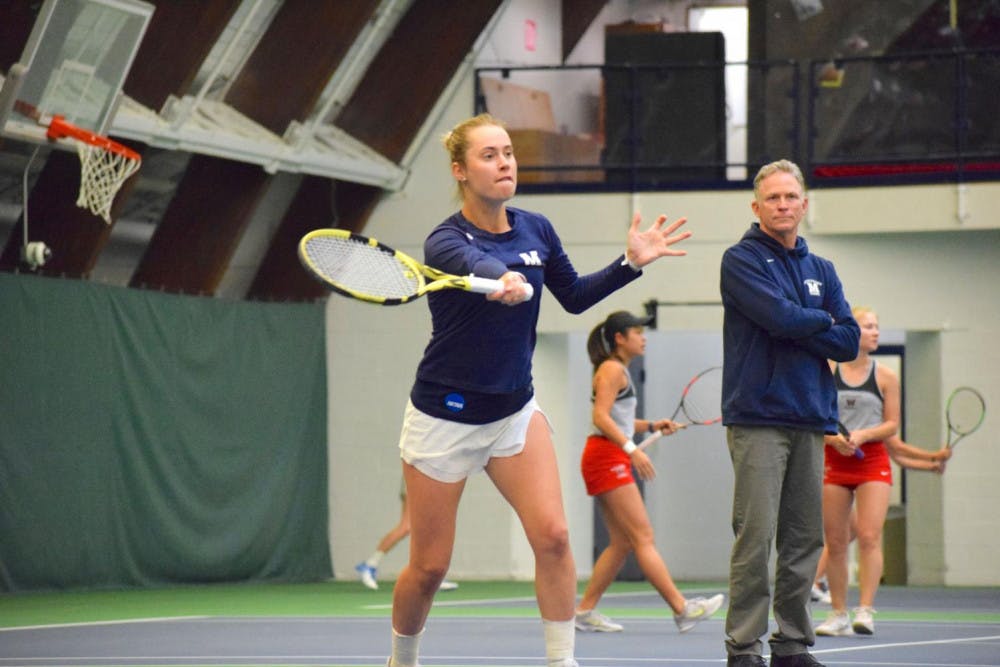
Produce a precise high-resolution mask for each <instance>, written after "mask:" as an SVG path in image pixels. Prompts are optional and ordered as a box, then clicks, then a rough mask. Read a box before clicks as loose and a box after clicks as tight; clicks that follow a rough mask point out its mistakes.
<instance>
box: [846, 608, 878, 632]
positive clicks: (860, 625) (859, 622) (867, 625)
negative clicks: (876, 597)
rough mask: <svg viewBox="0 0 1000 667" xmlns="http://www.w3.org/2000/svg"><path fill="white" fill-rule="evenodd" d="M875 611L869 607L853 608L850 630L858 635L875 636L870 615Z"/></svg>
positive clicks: (873, 622) (873, 623)
mask: <svg viewBox="0 0 1000 667" xmlns="http://www.w3.org/2000/svg"><path fill="white" fill-rule="evenodd" d="M874 613H875V610H874V609H872V608H871V607H855V608H854V622H853V623H852V624H851V628H853V629H854V632H855V633H856V634H859V635H873V634H875V620H874V619H873V618H872V615H873V614H874Z"/></svg>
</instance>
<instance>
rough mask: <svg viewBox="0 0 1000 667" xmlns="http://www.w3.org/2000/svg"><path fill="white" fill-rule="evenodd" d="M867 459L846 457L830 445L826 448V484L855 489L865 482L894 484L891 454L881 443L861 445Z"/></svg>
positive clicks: (824, 478) (824, 481)
mask: <svg viewBox="0 0 1000 667" xmlns="http://www.w3.org/2000/svg"><path fill="white" fill-rule="evenodd" d="M861 451H863V452H864V453H865V458H863V459H858V458H855V457H854V456H844V455H843V454H841V453H840V452H838V451H837V450H836V449H834V448H833V447H831V446H830V445H826V446H825V447H824V456H825V461H826V464H825V467H824V473H823V483H824V484H836V485H837V486H846V487H847V488H849V489H854V488H857V487H858V486H860V485H861V484H864V483H865V482H885V483H886V484H889V485H891V484H892V466H891V465H890V463H889V452H888V450H886V448H885V445H884V444H882V443H881V442H866V443H865V444H863V445H861Z"/></svg>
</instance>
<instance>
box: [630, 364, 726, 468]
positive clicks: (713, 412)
mask: <svg viewBox="0 0 1000 667" xmlns="http://www.w3.org/2000/svg"><path fill="white" fill-rule="evenodd" d="M682 413H683V415H684V418H685V419H686V420H687V421H686V422H683V423H682V424H681V427H682V428H687V427H688V426H711V425H712V424H718V423H720V422H722V366H711V367H709V368H706V369H705V370H703V371H701V372H700V373H698V374H697V375H695V376H694V377H693V378H691V380H689V381H688V383H687V385H685V387H684V391H682V392H681V398H680V400H679V401H678V402H677V407H676V408H675V409H674V413H673V414H672V415H670V420H671V421H675V420H676V419H677V417H678V416H679V415H681V414H682ZM661 437H663V431H657V432H655V433H651V434H650V435H648V436H646V438H645V439H643V441H642V442H640V443H639V449H645V448H646V447H649V446H650V445H651V444H653V443H654V442H656V441H657V440H659V439H660V438H661Z"/></svg>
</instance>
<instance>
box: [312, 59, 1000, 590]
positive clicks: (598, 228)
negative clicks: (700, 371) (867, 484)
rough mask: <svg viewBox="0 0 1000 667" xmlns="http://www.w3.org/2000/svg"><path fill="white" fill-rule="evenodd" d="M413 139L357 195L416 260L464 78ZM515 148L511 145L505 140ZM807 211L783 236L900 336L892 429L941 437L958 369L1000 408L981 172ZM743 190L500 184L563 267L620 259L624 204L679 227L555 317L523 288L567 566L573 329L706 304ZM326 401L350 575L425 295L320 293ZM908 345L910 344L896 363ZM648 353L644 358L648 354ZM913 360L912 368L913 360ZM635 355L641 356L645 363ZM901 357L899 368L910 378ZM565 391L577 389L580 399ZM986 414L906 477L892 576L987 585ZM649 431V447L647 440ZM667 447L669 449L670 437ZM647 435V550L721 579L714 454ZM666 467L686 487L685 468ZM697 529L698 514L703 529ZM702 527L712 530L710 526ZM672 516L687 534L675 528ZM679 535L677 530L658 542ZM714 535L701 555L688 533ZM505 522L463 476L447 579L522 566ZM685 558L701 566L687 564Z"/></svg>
mask: <svg viewBox="0 0 1000 667" xmlns="http://www.w3.org/2000/svg"><path fill="white" fill-rule="evenodd" d="M456 90H457V92H456V94H455V97H454V99H452V100H451V101H450V103H449V104H447V105H446V107H445V109H444V112H443V114H442V116H441V117H440V118H437V119H435V120H434V121H432V122H434V127H433V128H431V130H430V132H429V133H428V135H427V136H428V137H429V140H428V141H427V142H426V145H425V146H423V147H422V149H421V150H419V151H418V152H417V153H416V156H415V159H414V162H413V164H412V175H411V177H410V179H409V181H408V183H407V185H406V187H405V188H404V189H403V190H402V191H400V192H398V193H395V194H390V195H387V196H386V197H385V199H384V200H383V201H382V202H381V203H380V204H379V206H378V207H377V208H376V209H375V211H374V213H373V215H372V217H371V219H370V221H369V224H368V226H367V228H366V233H368V234H370V235H371V236H374V237H376V238H380V239H381V240H384V241H385V242H387V243H389V244H390V245H393V246H395V247H398V248H399V249H401V250H404V251H406V252H410V253H413V254H415V255H417V256H418V257H419V256H421V255H422V251H421V246H422V242H423V238H424V237H425V236H426V234H427V233H428V232H429V231H430V229H431V228H432V227H433V226H434V225H436V224H437V223H438V222H440V221H441V220H443V219H444V218H445V217H447V216H448V215H450V214H451V213H452V212H453V211H454V210H455V209H456V208H457V203H456V202H455V200H454V199H453V184H452V181H451V179H450V176H449V172H448V165H447V160H446V157H445V153H444V150H443V149H442V148H441V146H440V144H439V143H438V142H437V138H438V137H439V136H441V135H442V134H443V133H444V132H446V131H447V130H448V129H449V128H450V127H451V126H452V125H454V124H455V123H457V122H459V121H460V120H462V119H463V118H465V117H466V116H468V115H469V114H470V113H471V110H472V109H473V103H472V82H471V76H470V77H469V78H467V79H466V80H463V81H461V82H460V85H458V86H457V88H456ZM515 148H516V147H515ZM810 195H811V203H812V205H813V206H814V209H815V210H814V213H815V215H814V216H813V217H812V218H811V221H810V223H809V224H808V225H804V227H803V230H802V232H803V235H804V236H805V237H806V239H807V240H808V242H809V244H810V247H811V248H812V250H813V251H814V252H816V253H817V254H820V255H823V256H826V257H828V258H830V259H832V260H833V261H834V262H835V263H836V265H837V267H838V271H839V273H840V276H841V279H842V280H843V282H844V284H845V287H846V290H847V295H848V299H849V300H850V301H851V302H852V303H864V304H868V305H870V306H873V307H874V308H875V309H876V310H877V311H878V312H879V315H880V320H881V323H882V325H883V327H885V328H888V329H893V330H900V331H905V332H906V341H907V368H908V373H907V377H906V382H907V415H908V420H909V421H908V424H907V436H908V440H909V441H910V442H911V443H914V444H919V445H923V446H925V447H928V448H931V447H936V446H937V443H939V442H943V441H944V439H945V437H946V433H945V426H944V422H943V419H942V411H943V406H944V401H945V400H946V398H947V394H948V393H949V391H950V390H951V389H952V388H953V387H955V386H958V385H961V384H971V385H974V386H976V387H978V388H980V389H981V390H982V391H983V393H984V395H985V397H986V402H987V404H988V405H991V406H996V405H1000V353H998V352H997V344H996V341H997V340H1000V299H998V298H997V295H996V292H995V288H996V286H997V285H1000V230H998V229H997V227H998V218H997V216H996V210H997V208H998V207H1000V186H998V185H997V184H992V183H984V184H969V185H967V186H963V187H962V188H958V187H956V186H948V185H941V186H922V187H906V188H853V189H832V190H817V191H814V192H812V193H810ZM749 201H750V193H749V192H676V193H670V192H667V193H647V194H642V195H641V196H635V197H633V196H630V195H626V194H594V195H564V196H558V195H549V196H543V195H532V196H518V197H516V198H515V200H514V201H513V202H512V204H513V205H516V206H521V207H524V208H528V209H533V210H537V211H540V212H543V213H545V214H546V215H548V216H549V217H550V218H551V219H552V221H553V223H554V224H555V226H556V229H557V230H558V232H559V234H560V236H561V238H562V240H563V242H564V245H565V246H566V249H567V252H568V253H569V255H570V257H571V258H572V259H573V261H574V263H575V265H576V266H577V268H578V269H579V270H580V271H582V272H586V271H591V270H595V269H597V268H600V267H601V266H603V265H604V264H606V263H607V262H608V261H610V260H611V259H613V258H614V257H615V256H616V255H618V254H620V253H621V251H622V248H623V244H624V238H625V231H626V228H627V224H628V220H629V215H630V211H631V210H632V209H633V208H635V209H638V210H640V211H642V212H643V214H644V217H645V219H646V220H647V221H649V220H652V219H653V217H654V216H655V215H656V214H657V213H659V212H664V213H667V214H668V215H670V216H671V218H675V217H678V216H681V215H685V216H687V217H688V218H689V223H688V226H689V228H690V229H691V230H692V231H693V232H694V237H693V238H692V239H690V240H689V241H688V242H686V244H685V247H686V248H687V251H688V256H687V257H684V258H671V259H667V260H664V261H661V262H659V263H657V264H656V265H654V266H653V267H650V268H649V269H648V270H647V271H646V275H644V276H643V278H642V279H640V280H639V281H637V282H635V283H633V284H632V285H630V286H628V287H627V288H625V289H624V290H622V291H621V292H619V293H617V294H615V295H613V296H612V297H610V298H609V299H607V300H606V302H605V303H602V304H600V305H599V306H597V307H596V308H594V309H593V310H592V311H591V312H589V313H586V314H583V315H581V316H571V315H568V314H566V313H564V312H562V311H561V310H560V308H559V306H558V304H556V303H555V301H554V300H553V299H552V298H551V297H550V296H548V295H547V294H545V295H543V296H542V298H543V299H544V303H543V305H542V317H541V321H540V327H539V328H540V331H541V333H542V334H543V335H541V336H540V340H539V347H538V353H537V355H536V362H535V363H536V373H535V379H536V386H537V388H538V394H539V397H540V398H541V400H542V403H543V406H544V407H545V408H546V410H547V412H548V414H549V416H550V418H551V419H552V421H553V424H554V426H555V429H556V447H557V450H558V454H559V458H560V465H561V472H562V479H563V487H564V493H565V494H566V505H567V508H568V513H569V515H570V521H571V531H572V535H573V548H574V554H575V555H576V559H577V567H578V570H580V571H581V573H582V574H586V573H587V572H589V568H590V540H591V535H590V532H591V527H590V525H589V522H590V517H591V512H592V510H591V506H590V504H589V501H588V500H587V499H586V498H585V497H582V496H581V495H580V491H581V489H582V485H581V484H579V483H578V482H577V478H578V469H577V465H578V456H579V452H580V448H581V447H582V444H583V437H582V434H583V432H584V431H583V429H584V428H586V423H587V421H588V420H589V415H588V412H589V405H588V402H587V394H586V391H587V390H586V387H587V384H588V382H589V364H587V362H586V356H585V354H584V353H583V350H582V348H583V340H584V339H585V336H586V333H587V331H589V329H590V327H591V326H592V325H593V324H594V323H595V322H596V321H597V320H599V319H600V318H601V317H603V316H604V314H606V313H607V312H609V311H611V310H613V309H617V308H626V309H630V310H636V311H640V310H641V304H642V303H643V302H645V301H647V300H649V299H651V298H655V299H657V300H661V301H707V300H717V299H718V264H719V258H720V256H721V254H722V252H723V251H724V249H725V248H726V247H728V245H730V244H732V243H733V242H735V241H736V240H737V239H738V238H739V236H740V235H742V233H743V231H744V230H745V229H746V227H747V226H748V224H749V223H750V221H751V219H752V216H751V212H750V206H749ZM327 313H328V326H329V330H330V334H329V339H330V342H329V347H330V350H329V355H328V363H329V376H330V383H329V391H330V394H329V405H330V452H331V456H330V479H331V496H330V508H331V511H330V516H331V549H332V554H333V562H334V569H335V576H336V577H338V578H350V577H353V576H354V573H353V566H354V564H355V563H357V562H358V561H359V560H361V559H362V558H364V557H365V556H367V555H368V554H369V553H370V551H371V550H372V548H373V547H374V545H375V542H376V541H377V540H378V538H379V537H380V536H381V535H382V534H383V533H384V532H385V531H386V530H388V529H389V527H390V526H391V525H392V524H393V523H394V522H395V520H396V518H397V516H398V503H397V502H396V500H395V499H396V491H397V488H398V484H399V476H400V472H399V462H398V453H397V450H396V441H397V439H398V435H399V422H400V416H401V414H402V409H403V404H404V402H405V399H406V395H407V392H408V390H409V387H410V384H411V383H412V380H413V373H414V369H415V367H416V364H417V361H418V360H419V357H420V354H421V352H422V349H423V346H424V344H425V343H426V340H427V338H428V336H429V317H428V314H427V311H426V305H425V304H423V303H420V302H417V303H416V304H413V305H408V306H400V307H396V308H383V307H378V306H370V305H366V304H360V303H353V302H351V301H349V300H347V299H342V298H339V297H332V298H331V300H330V302H329V304H328V310H327ZM659 326H660V330H661V331H664V332H675V333H683V334H684V335H688V334H691V333H693V332H708V334H707V337H706V340H709V339H710V338H711V335H712V332H715V333H716V334H717V333H718V331H719V329H720V327H721V310H720V309H719V308H715V307H661V308H660V309H659ZM911 357H913V358H911ZM648 361H652V359H650V360H648ZM917 361H919V362H920V363H917ZM654 371H655V369H652V368H650V371H649V372H650V373H653V372H654ZM917 372H919V375H914V373H917ZM581 397H582V398H581ZM998 427H1000V424H998V422H997V417H996V411H995V410H994V411H993V412H992V413H990V412H988V413H987V418H986V423H985V424H984V425H983V427H982V429H981V430H980V431H979V432H978V433H977V434H976V435H974V436H972V437H970V438H969V439H968V440H967V441H965V442H963V443H962V445H961V447H960V448H959V450H958V451H957V454H956V456H955V458H954V460H953V461H952V462H950V464H949V466H948V470H947V473H946V474H945V475H944V476H943V477H941V478H938V477H936V476H933V475H927V474H915V473H914V474H911V475H910V477H909V488H908V496H909V497H908V513H907V536H908V558H909V561H910V581H911V582H912V583H934V582H942V583H946V584H956V585H957V584H970V585H971V584H980V585H997V584H1000V571H998V570H997V569H996V567H995V563H994V555H995V554H997V553H1000V530H998V528H1000V520H998V519H997V518H996V512H995V509H994V508H995V507H996V505H997V501H998V500H1000V498H998V496H1000V448H998V447H995V446H992V444H993V443H991V442H990V441H991V440H992V439H994V438H995V437H996V436H995V433H996V432H997V429H998ZM661 444H669V443H661ZM675 444H676V445H677V447H675V449H677V450H678V452H677V453H678V456H680V455H681V454H682V453H683V452H685V450H684V449H683V448H682V445H681V443H680V441H677V443H675ZM670 451H671V450H670V449H669V447H662V448H661V449H660V451H659V453H658V456H659V457H665V458H658V459H657V464H658V465H659V466H660V467H661V469H662V470H664V471H665V472H667V471H669V472H667V476H666V478H665V479H663V480H660V481H658V482H657V484H656V486H655V487H652V488H651V489H650V495H649V505H650V513H651V516H652V517H653V519H654V528H655V530H656V532H657V538H658V541H659V543H660V547H661V549H662V550H663V553H664V555H665V557H666V558H667V561H668V563H669V564H670V565H671V568H673V569H675V571H676V572H677V573H678V576H679V577H681V576H685V577H686V576H691V577H694V576H697V577H699V578H702V577H713V578H718V579H724V578H725V577H726V575H727V571H726V568H727V565H728V564H727V560H726V558H720V557H719V555H718V554H719V551H720V550H722V551H725V548H726V547H725V545H724V544H723V543H724V541H725V539H726V538H725V534H726V531H728V527H729V525H728V510H726V511H721V512H720V510H719V507H720V506H724V505H725V504H726V503H727V502H728V498H729V496H728V494H729V493H730V490H729V489H727V488H725V487H726V480H727V475H731V471H729V470H728V459H726V458H719V457H718V456H716V454H717V452H715V453H713V454H712V455H711V457H710V458H708V459H707V460H699V461H688V462H687V463H684V464H682V463H681V460H675V459H674V457H672V456H670V455H669V454H668V452H670ZM685 470H687V471H688V472H689V473H690V470H699V473H704V474H705V475H706V476H707V478H708V479H711V480H713V482H717V484H716V488H717V491H718V494H719V496H718V497H717V498H715V499H714V500H713V503H712V505H711V511H710V513H708V514H705V515H704V516H705V521H704V522H703V523H705V536H706V537H705V538H704V539H696V538H699V537H700V533H699V532H698V531H697V530H696V528H695V527H694V526H692V525H691V524H690V519H691V515H692V512H694V511H696V510H697V506H695V505H692V504H691V502H690V499H689V498H688V497H687V495H686V494H683V493H680V492H679V491H678V487H679V486H680V485H681V484H683V483H690V482H691V480H692V478H693V476H692V475H690V474H688V475H687V476H686V477H683V478H682V477H678V478H676V479H674V478H672V477H671V475H673V474H675V471H677V472H678V474H681V473H683V471H685ZM685 480H686V482H685ZM709 524H711V525H709ZM716 524H718V525H716ZM683 531H694V534H693V535H692V534H689V533H685V532H683ZM677 536H683V538H682V539H674V538H675V537H677ZM705 539H707V540H708V541H709V542H711V543H713V544H715V546H714V547H713V550H712V555H711V556H710V557H709V558H701V554H702V550H703V547H702V545H703V542H704V541H705ZM526 549H527V548H526V546H525V545H524V543H523V538H521V537H520V530H519V527H518V525H517V521H516V519H515V518H514V517H513V516H512V515H511V512H510V511H509V510H508V509H507V508H506V507H505V505H504V504H503V502H502V501H501V500H500V499H499V498H498V495H497V494H496V492H495V491H494V490H493V489H492V487H491V486H490V485H489V483H488V481H487V480H486V479H485V477H484V476H478V477H476V478H474V479H473V480H472V481H471V482H470V484H469V486H468V488H467V491H466V495H465V498H464V499H463V503H462V506H461V511H460V516H459V530H458V536H457V543H456V550H455V557H454V560H453V563H452V576H454V577H456V578H459V579H461V578H463V577H464V578H473V577H475V578H502V577H511V576H514V577H521V578H524V577H530V576H531V567H532V566H531V563H530V552H528V551H527V550H526ZM405 553H406V548H405V546H403V547H401V548H399V549H397V550H396V551H395V552H393V553H392V554H390V556H389V557H387V558H386V560H385V561H383V567H382V572H383V573H384V574H385V576H388V577H392V576H393V575H394V574H395V572H398V569H399V567H401V565H402V563H403V562H404V561H405ZM699 558H701V560H702V561H704V562H699Z"/></svg>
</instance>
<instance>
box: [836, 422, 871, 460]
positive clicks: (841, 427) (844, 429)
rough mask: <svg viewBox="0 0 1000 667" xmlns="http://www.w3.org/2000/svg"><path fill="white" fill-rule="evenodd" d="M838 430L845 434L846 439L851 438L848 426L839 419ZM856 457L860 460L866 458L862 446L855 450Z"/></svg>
mask: <svg viewBox="0 0 1000 667" xmlns="http://www.w3.org/2000/svg"><path fill="white" fill-rule="evenodd" d="M837 430H838V431H840V435H842V436H844V439H845V440H850V439H851V432H850V431H848V430H847V427H846V426H844V425H843V424H841V423H840V420H839V419H838V420H837ZM854 458H856V459H858V460H859V461H860V460H861V459H863V458H865V453H864V452H863V451H861V448H860V447H858V448H857V449H855V450H854Z"/></svg>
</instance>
